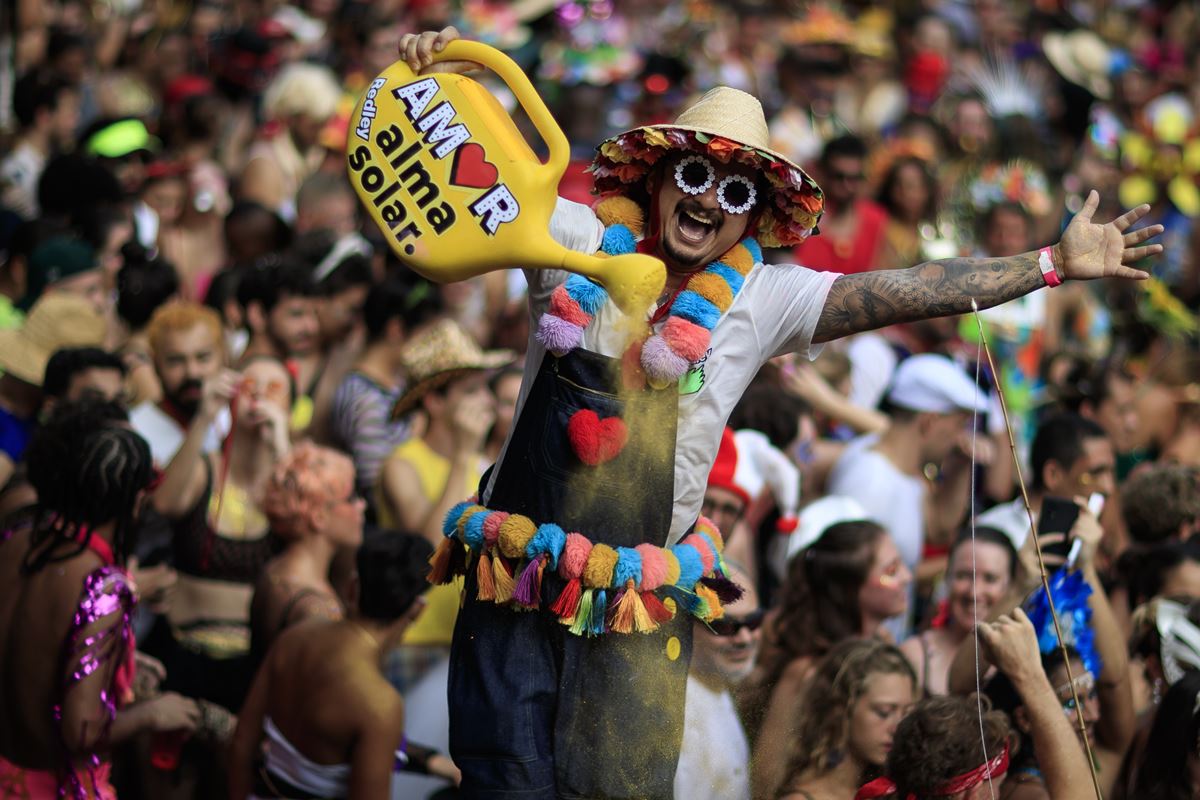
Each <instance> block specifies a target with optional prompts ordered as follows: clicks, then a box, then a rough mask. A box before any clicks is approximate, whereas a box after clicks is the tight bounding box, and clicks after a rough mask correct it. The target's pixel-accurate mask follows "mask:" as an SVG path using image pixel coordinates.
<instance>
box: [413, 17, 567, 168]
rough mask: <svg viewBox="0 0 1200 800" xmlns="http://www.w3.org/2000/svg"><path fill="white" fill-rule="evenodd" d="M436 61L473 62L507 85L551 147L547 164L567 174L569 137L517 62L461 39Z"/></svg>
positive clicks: (434, 56) (480, 45)
mask: <svg viewBox="0 0 1200 800" xmlns="http://www.w3.org/2000/svg"><path fill="white" fill-rule="evenodd" d="M433 61H434V63H438V62H442V61H471V62H473V63H476V64H482V65H483V66H485V67H487V68H488V69H490V70H491V71H492V72H494V73H496V74H497V75H499V76H500V79H501V80H503V81H504V82H505V83H506V84H508V88H509V89H512V91H513V94H514V95H516V97H517V101H518V102H519V103H520V104H521V107H522V108H523V109H525V113H526V114H528V115H529V119H530V120H531V121H532V122H533V125H534V127H535V128H537V132H538V134H539V135H540V136H541V137H542V140H543V141H544V142H545V143H546V145H547V146H548V147H549V148H550V158H549V160H548V161H547V162H546V163H547V164H548V165H549V166H550V167H552V168H553V170H554V174H555V175H562V174H563V173H564V172H566V169H567V163H568V161H569V160H570V157H571V146H570V144H569V143H568V142H567V137H566V136H565V135H564V134H563V132H562V129H561V128H559V127H558V123H557V122H555V121H554V117H553V116H552V115H551V114H550V109H548V108H546V104H545V103H544V102H542V98H541V96H540V95H538V93H537V92H536V91H535V90H534V88H533V85H532V84H531V83H530V82H529V78H527V77H526V76H525V73H524V72H523V71H522V70H521V68H520V67H518V66H517V63H516V62H515V61H513V60H512V59H511V58H509V57H508V56H506V55H504V53H501V52H500V51H499V50H497V49H495V48H494V47H489V46H487V45H486V44H482V43H481V42H469V41H464V40H462V39H458V40H456V41H453V42H450V43H449V44H447V45H446V47H445V48H444V49H443V50H442V51H441V52H440V53H434V55H433Z"/></svg>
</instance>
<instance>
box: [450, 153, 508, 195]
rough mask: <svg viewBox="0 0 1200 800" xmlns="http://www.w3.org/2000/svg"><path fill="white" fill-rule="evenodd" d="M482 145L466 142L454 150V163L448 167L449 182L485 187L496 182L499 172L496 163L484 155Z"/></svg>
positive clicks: (458, 184) (479, 187)
mask: <svg viewBox="0 0 1200 800" xmlns="http://www.w3.org/2000/svg"><path fill="white" fill-rule="evenodd" d="M484 156H485V154H484V152H483V146H482V145H479V144H476V143H475V142H467V143H466V144H464V145H463V146H462V147H459V148H458V149H457V150H455V151H454V164H453V165H451V167H450V182H451V183H453V184H454V185H455V186H469V187H471V188H473V189H487V188H488V187H490V186H491V185H493V184H494V183H495V182H496V178H497V176H498V175H499V173H498V172H497V170H496V165H495V164H493V163H492V162H490V161H488V160H487V158H485V157H484Z"/></svg>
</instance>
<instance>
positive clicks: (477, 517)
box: [463, 511, 495, 550]
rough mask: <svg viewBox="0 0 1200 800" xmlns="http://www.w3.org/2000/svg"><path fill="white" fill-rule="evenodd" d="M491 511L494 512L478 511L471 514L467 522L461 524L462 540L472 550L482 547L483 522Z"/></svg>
mask: <svg viewBox="0 0 1200 800" xmlns="http://www.w3.org/2000/svg"><path fill="white" fill-rule="evenodd" d="M492 513H495V512H490V511H480V512H479V513H478V514H472V515H471V518H470V519H469V520H467V524H466V525H464V526H463V540H464V541H465V542H466V545H467V547H469V548H471V549H472V550H480V549H482V548H483V523H484V520H486V519H487V518H488V515H489V514H492Z"/></svg>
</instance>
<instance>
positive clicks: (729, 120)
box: [591, 86, 825, 247]
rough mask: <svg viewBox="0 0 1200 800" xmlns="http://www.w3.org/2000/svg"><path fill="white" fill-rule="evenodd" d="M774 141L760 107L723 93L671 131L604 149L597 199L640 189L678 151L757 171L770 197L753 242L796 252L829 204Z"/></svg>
mask: <svg viewBox="0 0 1200 800" xmlns="http://www.w3.org/2000/svg"><path fill="white" fill-rule="evenodd" d="M768 141H769V134H768V131H767V120H766V117H765V116H764V115H763V110H762V105H761V104H760V103H759V102H758V100H757V99H755V98H754V97H753V96H751V95H749V94H747V93H746V92H743V91H739V90H738V89H732V88H730V87H728V86H718V87H717V88H715V89H712V90H710V91H709V92H708V93H707V94H705V95H704V96H703V97H702V98H700V100H699V101H697V103H696V104H695V105H693V106H692V107H691V108H688V109H686V110H685V111H684V112H683V113H682V114H680V115H679V117H678V118H677V119H676V120H675V122H673V123H671V124H669V125H647V126H645V127H641V128H635V129H633V130H631V131H626V132H625V133H621V134H618V135H616V136H614V137H612V138H611V139H607V140H605V141H604V142H602V143H601V144H600V147H599V148H598V150H599V152H598V154H597V156H596V159H595V161H594V162H592V166H591V171H592V173H593V176H594V178H595V187H596V191H597V192H599V193H601V194H605V193H608V192H616V191H621V190H625V189H629V188H632V187H634V186H637V185H638V184H639V183H641V182H642V181H643V180H644V179H645V177H646V175H647V174H648V173H649V172H650V170H651V168H652V167H653V166H654V165H655V163H657V162H658V160H659V159H660V158H662V157H663V156H665V155H667V154H668V153H670V152H671V151H673V150H686V151H691V152H695V153H701V154H704V155H707V156H709V157H711V158H713V159H716V160H717V161H720V162H721V163H725V164H727V163H729V162H730V161H735V162H737V163H739V164H747V165H750V166H752V167H754V168H755V169H756V170H758V171H759V172H760V173H762V176H763V178H764V180H765V183H766V188H767V192H766V194H767V197H766V201H765V202H764V203H762V204H761V211H759V212H758V215H757V218H756V220H755V222H754V226H753V228H752V229H751V230H750V231H749V234H750V235H752V236H754V237H755V238H756V239H757V240H758V242H759V244H761V245H762V246H763V247H790V246H792V245H796V244H799V243H800V242H802V241H804V240H805V239H807V238H808V236H809V234H811V233H812V231H813V228H815V227H816V225H817V222H818V220H820V218H821V212H822V211H823V210H824V207H825V202H824V198H823V196H822V194H821V188H820V187H819V186H817V184H816V181H814V180H813V179H812V178H810V177H809V176H808V175H807V174H806V173H805V172H804V170H802V169H801V168H800V167H799V166H798V165H797V164H795V163H794V162H792V161H790V160H789V159H787V158H786V157H784V156H782V155H780V154H779V153H777V152H775V151H774V150H772V149H771V148H770V147H768Z"/></svg>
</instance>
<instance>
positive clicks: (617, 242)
mask: <svg viewBox="0 0 1200 800" xmlns="http://www.w3.org/2000/svg"><path fill="white" fill-rule="evenodd" d="M600 249H601V250H603V251H604V252H606V253H608V254H609V255H610V256H623V255H627V254H629V253H634V252H637V237H636V236H634V235H633V231H631V230H629V228H627V227H625V226H624V225H621V224H620V223H617V224H616V225H609V226H608V227H607V228H605V229H604V239H603V240H602V241H601V242H600Z"/></svg>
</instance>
